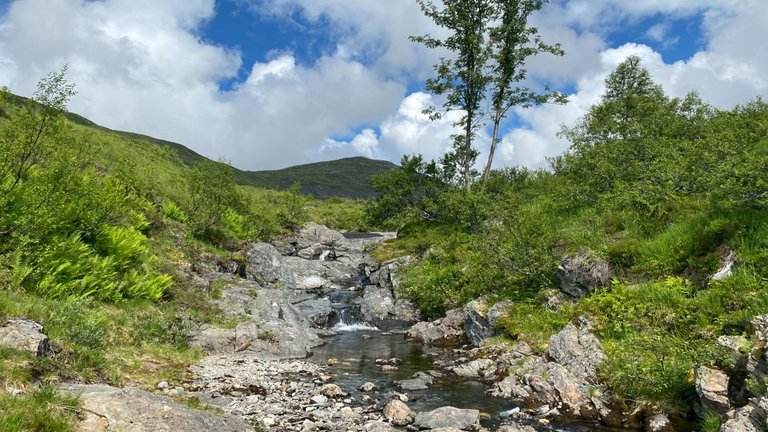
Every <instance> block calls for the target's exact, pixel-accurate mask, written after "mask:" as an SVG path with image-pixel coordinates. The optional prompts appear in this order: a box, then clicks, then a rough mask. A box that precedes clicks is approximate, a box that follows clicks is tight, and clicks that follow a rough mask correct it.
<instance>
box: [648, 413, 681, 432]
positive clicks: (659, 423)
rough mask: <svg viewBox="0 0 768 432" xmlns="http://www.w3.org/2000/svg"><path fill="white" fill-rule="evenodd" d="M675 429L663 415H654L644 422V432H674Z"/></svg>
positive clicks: (667, 417)
mask: <svg viewBox="0 0 768 432" xmlns="http://www.w3.org/2000/svg"><path fill="white" fill-rule="evenodd" d="M674 430H675V428H674V425H673V424H672V422H671V421H670V420H669V416H667V415H666V414H664V413H660V414H656V415H654V416H652V417H650V418H648V419H647V420H646V421H645V432H674Z"/></svg>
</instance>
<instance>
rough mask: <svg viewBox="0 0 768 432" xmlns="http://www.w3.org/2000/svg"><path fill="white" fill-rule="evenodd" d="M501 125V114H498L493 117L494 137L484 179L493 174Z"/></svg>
mask: <svg viewBox="0 0 768 432" xmlns="http://www.w3.org/2000/svg"><path fill="white" fill-rule="evenodd" d="M500 125H501V116H500V115H498V114H496V116H495V117H494V119H493V138H492V139H491V150H490V151H489V152H488V163H487V164H485V170H484V171H483V180H488V176H490V175H491V165H493V154H494V152H496V144H498V139H499V138H498V137H499V126H500Z"/></svg>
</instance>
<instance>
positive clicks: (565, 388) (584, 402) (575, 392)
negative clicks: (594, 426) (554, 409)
mask: <svg viewBox="0 0 768 432" xmlns="http://www.w3.org/2000/svg"><path fill="white" fill-rule="evenodd" d="M547 375H548V378H547V382H548V383H550V384H551V385H552V387H554V389H555V390H556V391H557V395H558V396H559V399H560V406H561V410H562V411H563V412H564V413H565V414H566V415H567V416H568V417H571V418H578V419H590V420H592V419H595V420H596V419H597V417H598V413H597V411H596V410H595V407H594V406H593V405H592V401H591V400H590V397H589V395H588V394H586V393H585V392H584V390H583V389H584V388H585V387H586V386H585V385H583V383H581V382H580V381H579V379H578V378H577V377H576V376H574V375H573V374H572V373H571V372H570V371H568V370H567V369H566V368H565V366H562V365H560V364H558V363H550V364H549V365H548V369H547Z"/></svg>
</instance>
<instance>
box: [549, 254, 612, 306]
mask: <svg viewBox="0 0 768 432" xmlns="http://www.w3.org/2000/svg"><path fill="white" fill-rule="evenodd" d="M557 277H558V279H560V290H561V291H563V292H564V293H566V294H568V295H570V296H573V297H585V296H588V295H590V294H592V293H593V292H594V291H595V289H596V288H599V287H603V286H608V285H609V284H610V283H611V279H613V266H611V264H610V263H609V262H608V261H605V260H602V259H599V258H595V257H593V256H592V254H590V253H588V252H581V253H579V254H577V255H574V256H571V257H565V258H563V260H562V261H561V262H560V266H559V267H558V268H557Z"/></svg>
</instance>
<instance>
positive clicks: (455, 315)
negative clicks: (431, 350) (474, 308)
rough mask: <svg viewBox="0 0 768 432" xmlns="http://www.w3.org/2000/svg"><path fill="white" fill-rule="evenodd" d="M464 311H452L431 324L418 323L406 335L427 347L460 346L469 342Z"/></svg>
mask: <svg viewBox="0 0 768 432" xmlns="http://www.w3.org/2000/svg"><path fill="white" fill-rule="evenodd" d="M465 314H466V312H465V310H464V309H461V308H460V309H451V310H449V311H448V312H447V313H446V314H445V318H441V319H437V320H434V321H431V322H426V321H422V322H418V323H416V324H414V325H413V326H412V327H411V328H409V329H408V332H407V333H406V335H407V336H408V337H409V338H412V339H416V340H418V341H419V342H421V343H423V344H425V345H431V346H440V347H449V346H454V345H460V344H462V343H464V342H466V340H467V336H466V333H464V321H465Z"/></svg>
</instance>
